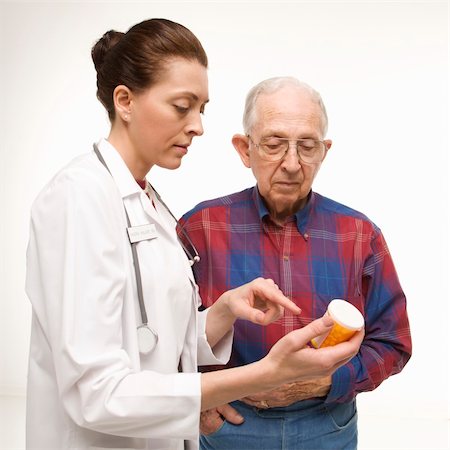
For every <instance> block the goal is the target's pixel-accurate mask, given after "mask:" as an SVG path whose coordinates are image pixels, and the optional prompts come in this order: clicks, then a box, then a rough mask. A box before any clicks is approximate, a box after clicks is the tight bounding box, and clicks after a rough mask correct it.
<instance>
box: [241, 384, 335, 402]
mask: <svg viewBox="0 0 450 450" xmlns="http://www.w3.org/2000/svg"><path fill="white" fill-rule="evenodd" d="M330 387H331V376H326V377H323V378H316V379H313V380H306V381H297V382H295V383H288V384H283V385H282V386H280V387H279V388H277V389H274V390H272V391H266V392H260V393H258V394H255V395H252V396H249V397H244V398H243V399H241V401H243V402H244V403H247V405H250V406H255V407H256V408H262V409H265V408H276V407H282V406H289V405H292V404H293V403H295V402H299V401H301V400H307V399H310V398H313V397H324V396H325V395H327V394H328V392H329V391H330Z"/></svg>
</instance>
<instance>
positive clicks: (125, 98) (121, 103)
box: [113, 84, 133, 122]
mask: <svg viewBox="0 0 450 450" xmlns="http://www.w3.org/2000/svg"><path fill="white" fill-rule="evenodd" d="M132 98H133V93H132V92H131V91H130V89H129V88H128V87H127V86H124V85H123V84H120V85H119V86H116V87H115V89H114V92H113V100H114V108H115V110H116V115H117V116H119V117H120V118H121V119H122V120H124V121H125V122H128V121H129V120H130V116H131V100H132Z"/></svg>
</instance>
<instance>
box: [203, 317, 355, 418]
mask: <svg viewBox="0 0 450 450" xmlns="http://www.w3.org/2000/svg"><path fill="white" fill-rule="evenodd" d="M332 326H333V320H332V319H331V318H330V317H326V316H325V317H322V318H320V319H317V320H315V321H314V322H311V323H310V324H308V325H306V326H305V327H303V328H300V329H298V330H294V331H291V332H290V333H288V334H286V335H285V336H283V337H282V338H281V339H280V340H279V341H277V342H276V343H275V345H274V346H273V347H272V348H271V350H270V352H269V353H268V354H267V356H265V357H264V358H263V359H261V360H259V361H256V362H254V363H252V364H247V365H246V366H241V367H234V368H232V369H226V370H218V371H216V372H207V373H203V374H202V406H201V407H202V410H207V409H211V408H214V407H217V405H224V404H225V403H228V402H230V401H232V400H236V399H238V398H243V397H254V396H256V395H258V393H261V392H263V391H271V390H273V389H275V388H277V387H278V386H281V385H283V384H285V383H294V382H296V381H302V380H309V381H311V380H313V379H319V378H324V377H327V376H329V375H331V374H332V373H333V372H334V371H335V370H336V369H338V368H339V367H340V366H342V365H343V364H346V363H347V362H348V361H350V360H351V359H352V358H353V357H354V356H355V355H356V354H357V353H358V350H359V347H360V346H361V342H362V340H363V337H364V330H361V331H358V332H357V333H356V334H355V335H354V336H353V337H352V338H351V339H350V340H348V341H347V342H342V343H340V344H337V345H335V346H333V347H324V348H318V349H316V348H313V347H309V346H308V343H309V342H310V341H311V339H312V338H314V337H317V336H320V335H322V334H325V333H327V332H328V331H330V329H331V327H332ZM265 401H267V400H265ZM260 403H261V405H262V406H266V405H265V403H264V400H263V401H262V402H261V401H260ZM268 406H270V404H269V405H268Z"/></svg>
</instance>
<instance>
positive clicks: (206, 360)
mask: <svg viewBox="0 0 450 450" xmlns="http://www.w3.org/2000/svg"><path fill="white" fill-rule="evenodd" d="M208 312H209V310H208V309H205V310H204V311H200V312H199V313H198V314H197V323H198V342H197V348H198V364H199V365H200V366H207V365H211V364H226V363H227V362H228V361H229V359H230V356H231V347H232V344H233V335H234V328H231V329H230V331H228V333H226V334H225V335H224V336H223V337H222V339H220V341H219V342H217V344H216V345H215V346H214V348H213V349H211V346H210V345H209V343H208V340H207V338H206V317H207V315H208Z"/></svg>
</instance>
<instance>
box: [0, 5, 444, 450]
mask: <svg viewBox="0 0 450 450" xmlns="http://www.w3.org/2000/svg"><path fill="white" fill-rule="evenodd" d="M151 17H164V18H168V19H171V20H174V21H178V22H180V23H182V24H183V25H185V26H187V27H188V28H190V29H191V30H192V31H193V32H194V33H195V34H196V35H197V36H198V37H199V39H200V40H201V42H202V43H203V45H204V47H205V50H206V51H207V53H208V56H209V60H210V68H209V80H210V99H211V102H210V104H209V105H208V106H207V111H206V116H205V118H204V126H205V134H204V136H203V137H200V138H197V139H196V140H194V145H193V146H191V148H190V152H189V155H187V157H185V159H184V161H183V165H182V167H181V168H180V169H179V170H177V171H173V172H169V171H166V170H161V169H156V170H154V172H151V176H150V178H151V180H152V182H153V183H154V185H155V187H156V188H157V189H158V190H159V192H160V193H161V194H162V196H163V198H164V199H165V200H166V202H167V203H168V204H169V205H170V206H171V208H172V210H173V211H174V213H175V215H177V216H179V215H181V214H182V213H183V212H185V211H186V210H188V209H190V208H192V207H193V206H194V205H195V204H196V203H198V202H199V201H201V200H204V199H206V198H212V197H216V196H219V195H223V194H226V193H229V192H232V191H236V190H241V189H244V188H246V187H248V186H250V185H252V184H253V183H254V180H253V177H252V175H251V172H250V171H249V170H247V169H245V168H244V167H243V166H242V165H241V162H240V160H239V158H238V156H237V154H236V153H235V151H234V149H233V147H232V145H231V143H230V139H231V136H232V134H233V133H236V132H241V131H242V126H241V115H242V110H243V103H244V98H245V95H246V93H247V91H248V90H249V89H250V87H251V86H253V85H254V84H255V83H257V82H258V81H260V80H262V79H265V78H268V77H272V76H278V75H294V76H296V77H298V78H300V79H302V80H304V81H306V82H308V83H309V84H311V85H312V86H313V87H315V88H316V89H317V90H318V91H319V92H321V94H322V96H323V99H324V101H325V104H326V106H327V109H328V115H329V121H330V126H329V132H328V138H330V139H333V142H334V144H333V147H332V149H331V151H330V153H329V155H328V157H327V159H326V161H325V163H324V165H323V166H322V169H321V172H320V173H319V175H318V178H317V180H316V182H315V186H314V188H315V190H316V191H318V192H320V193H321V194H323V195H326V196H329V197H331V198H333V199H335V200H337V201H340V202H342V203H344V204H347V205H349V206H351V207H353V208H356V209H358V210H360V211H362V212H364V213H366V214H367V215H368V216H369V217H370V218H371V219H372V220H373V221H374V222H375V223H376V224H377V225H379V226H380V228H381V229H382V231H383V233H384V235H385V237H386V239H387V242H388V245H389V247H390V250H391V252H392V254H393V258H394V261H395V264H396V268H397V271H398V274H399V277H400V280H401V282H402V285H403V288H404V290H405V292H406V295H407V298H408V309H409V314H410V321H411V331H412V336H413V344H414V354H413V357H412V359H411V361H410V362H409V364H408V365H407V366H406V368H405V369H404V371H403V372H402V373H401V374H400V375H396V376H394V377H392V378H390V379H388V380H387V381H386V382H385V383H383V385H382V386H381V387H380V388H378V389H377V390H376V391H374V392H371V393H367V394H361V395H359V396H358V404H359V409H360V417H361V418H362V419H364V417H367V415H370V414H379V415H382V416H383V417H384V418H390V417H393V418H397V419H399V418H405V419H407V418H412V419H421V420H422V419H423V420H431V419H436V420H448V418H449V415H448V407H449V397H448V378H449V372H448V361H449V345H448V344H449V339H448V336H449V335H448V319H449V317H448V311H449V310H448V301H449V290H448V280H449V277H448V275H449V273H448V268H449V265H448V243H449V241H448V231H449V221H448V201H449V198H448V76H449V70H448V47H449V45H448V30H449V26H448V23H449V19H448V2H445V1H440V2H438V1H424V2H403V1H402V2H391V1H384V2H365V1H360V2H341V1H328V2H321V1H316V2H213V1H209V2H164V3H157V2H139V3H133V2H127V3H125V2H73V3H69V2H52V3H51V2H47V3H42V2H27V3H20V2H0V88H1V92H0V149H1V173H0V179H1V192H0V196H1V197H0V201H1V208H2V213H1V222H0V223H1V225H0V226H1V229H0V239H1V267H0V269H1V272H0V276H1V280H0V287H1V315H0V321H1V322H0V333H1V339H0V350H1V359H0V364H1V366H0V368H1V374H0V395H23V394H24V392H25V386H26V365H27V352H28V340H29V325H30V305H29V303H28V300H27V298H26V296H25V293H24V276H25V272H24V267H25V251H26V245H27V239H28V217H29V210H30V205H31V202H32V200H33V199H34V197H35V196H36V195H37V193H38V192H39V190H40V189H41V188H42V186H43V185H44V184H45V183H46V182H47V181H48V179H49V178H50V177H51V176H52V175H53V174H54V173H55V171H56V170H58V169H59V168H60V167H61V166H62V165H64V164H66V163H67V162H68V161H69V160H70V159H72V157H74V156H76V155H78V154H80V153H85V152H87V151H90V149H91V145H92V142H93V141H96V140H98V139H99V138H100V137H102V136H106V135H107V133H108V130H109V124H108V121H107V116H106V113H105V112H104V110H103V108H102V106H101V105H100V103H99V102H98V101H97V99H96V95H95V94H96V86H95V83H96V81H95V71H94V67H93V64H92V61H91V59H90V49H91V46H92V45H93V43H94V42H95V41H96V40H97V39H98V38H99V37H100V36H101V35H102V34H103V33H104V32H105V31H106V30H108V29H111V28H114V29H116V30H120V31H126V30H127V29H128V28H129V27H130V26H131V25H133V24H135V23H137V22H140V21H142V20H144V19H147V18H151ZM380 433H382V430H380ZM443 439H445V437H443ZM447 439H448V437H447ZM442 442H443V441H442ZM411 445H412V444H411ZM377 448H378V447H377ZM385 448H392V447H390V446H386V447H385ZM405 448H408V447H405ZM409 448H413V447H412V446H410V447H409ZM417 448H419V447H417ZM430 448H431V447H430ZM442 448H444V447H442ZM445 448H448V447H445Z"/></svg>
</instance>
